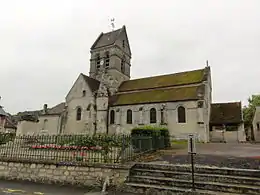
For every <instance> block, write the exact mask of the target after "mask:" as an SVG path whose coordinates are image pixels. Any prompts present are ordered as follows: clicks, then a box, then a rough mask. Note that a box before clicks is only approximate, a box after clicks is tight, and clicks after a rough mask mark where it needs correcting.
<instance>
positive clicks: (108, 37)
mask: <svg viewBox="0 0 260 195" xmlns="http://www.w3.org/2000/svg"><path fill="white" fill-rule="evenodd" d="M123 28H124V26H123V27H122V28H120V29H117V30H114V31H111V32H107V33H103V32H102V33H101V34H100V35H99V37H98V38H97V39H96V41H95V42H94V44H93V45H92V47H91V49H97V48H100V47H105V46H109V45H113V44H114V43H115V41H116V40H117V38H118V37H119V34H120V32H121V31H122V29H123Z"/></svg>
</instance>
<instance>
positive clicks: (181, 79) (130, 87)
mask: <svg viewBox="0 0 260 195" xmlns="http://www.w3.org/2000/svg"><path fill="white" fill-rule="evenodd" d="M206 69H207V68H205V69H198V70H193V71H186V72H179V73H175V74H168V75H160V76H154V77H146V78H140V79H134V80H129V81H124V82H123V83H122V84H121V85H120V87H119V90H118V91H119V92H126V91H136V90H145V89H155V88H162V87H171V86H180V85H188V84H195V83H200V82H202V81H203V80H204V79H205V74H206V71H205V70H206Z"/></svg>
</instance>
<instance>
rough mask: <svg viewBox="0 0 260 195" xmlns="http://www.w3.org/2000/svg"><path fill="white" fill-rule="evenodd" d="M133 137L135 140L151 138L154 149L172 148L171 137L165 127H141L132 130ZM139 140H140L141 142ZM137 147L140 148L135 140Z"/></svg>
mask: <svg viewBox="0 0 260 195" xmlns="http://www.w3.org/2000/svg"><path fill="white" fill-rule="evenodd" d="M131 136H132V137H133V139H138V137H139V138H140V139H141V137H151V139H152V147H153V149H155V150H156V149H162V148H167V147H170V135H169V131H168V128H166V127H164V126H140V127H136V128H134V129H132V132H131ZM140 139H139V140H140ZM133 144H134V145H135V147H137V148H138V147H139V146H138V143H137V142H135V141H134V140H133Z"/></svg>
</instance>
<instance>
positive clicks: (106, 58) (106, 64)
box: [105, 52, 109, 68]
mask: <svg viewBox="0 0 260 195" xmlns="http://www.w3.org/2000/svg"><path fill="white" fill-rule="evenodd" d="M105 67H106V68H108V67H109V52H106V57H105Z"/></svg>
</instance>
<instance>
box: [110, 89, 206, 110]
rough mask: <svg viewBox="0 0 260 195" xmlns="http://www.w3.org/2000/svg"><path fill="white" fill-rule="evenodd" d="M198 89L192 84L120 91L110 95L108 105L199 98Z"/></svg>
mask: <svg viewBox="0 0 260 195" xmlns="http://www.w3.org/2000/svg"><path fill="white" fill-rule="evenodd" d="M200 89H201V88H200V87H199V86H192V87H175V88H166V89H154V90H146V91H139V92H132V93H121V94H117V95H114V96H112V97H110V105H111V106H118V105H131V104H147V103H158V102H175V101H187V100H197V99H199V98H198V96H197V94H198V91H199V90H200Z"/></svg>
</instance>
